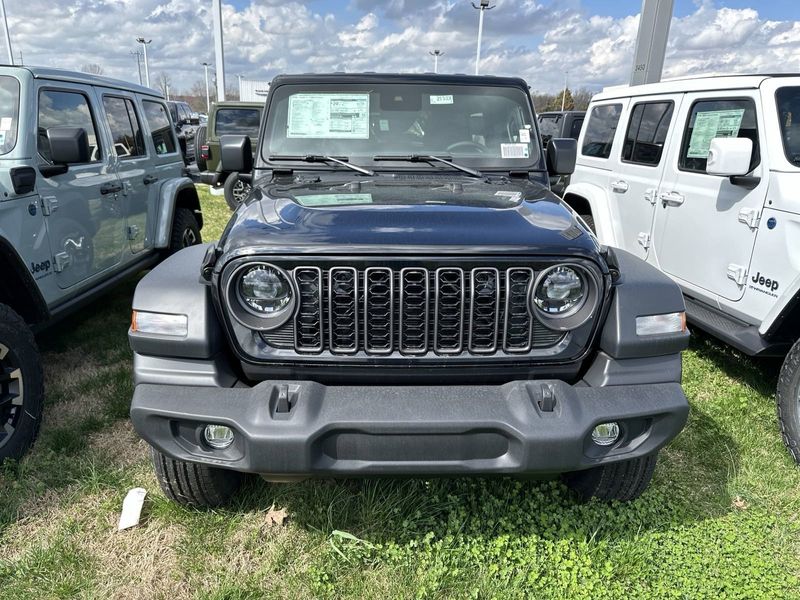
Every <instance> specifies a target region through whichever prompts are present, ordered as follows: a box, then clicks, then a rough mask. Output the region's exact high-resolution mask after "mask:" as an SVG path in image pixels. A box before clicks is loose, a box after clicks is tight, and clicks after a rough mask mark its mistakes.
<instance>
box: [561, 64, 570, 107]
mask: <svg viewBox="0 0 800 600" xmlns="http://www.w3.org/2000/svg"><path fill="white" fill-rule="evenodd" d="M567 77H569V71H564V91H563V92H562V94H561V112H564V102H566V100H567Z"/></svg>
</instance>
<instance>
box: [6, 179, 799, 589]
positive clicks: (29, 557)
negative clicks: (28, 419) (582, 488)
mask: <svg viewBox="0 0 800 600" xmlns="http://www.w3.org/2000/svg"><path fill="white" fill-rule="evenodd" d="M203 207H204V212H205V216H206V226H205V228H204V231H203V234H204V238H205V239H212V238H214V237H215V236H217V235H219V232H220V231H221V230H222V228H223V227H224V225H225V222H226V221H227V218H228V214H229V213H228V209H227V207H226V206H225V203H224V201H223V200H222V198H220V197H210V196H208V195H207V194H203ZM134 285H135V282H131V283H129V284H126V285H124V286H121V287H120V288H119V289H117V290H116V291H115V292H113V293H112V294H111V295H109V296H107V297H105V298H103V299H102V300H100V301H98V302H96V303H95V304H93V305H92V306H89V307H87V308H86V309H84V310H83V311H82V312H81V313H79V314H77V315H75V316H74V317H72V318H70V319H69V321H68V322H65V323H63V324H61V325H59V326H58V327H56V328H54V329H51V330H49V331H47V332H45V333H44V334H42V335H41V336H40V337H39V343H40V346H41V348H42V350H43V354H44V362H45V369H46V374H47V414H46V421H45V424H44V426H43V429H42V436H41V439H40V441H39V443H38V444H37V445H36V447H35V449H34V451H33V452H32V453H31V454H30V455H29V456H28V457H27V458H26V459H25V460H23V461H22V462H21V463H20V464H17V465H6V466H5V467H4V468H3V469H2V471H0V590H2V591H1V592H0V596H2V597H9V598H42V597H45V598H51V597H52V598H61V597H106V596H108V597H156V598H160V597H169V598H174V597H196V598H208V599H223V598H224V599H239V598H241V599H245V598H264V597H267V598H270V597H271V598H285V597H292V598H295V597H309V598H311V597H314V598H317V597H348V596H349V597H359V598H361V597H368V598H395V597H424V598H450V597H452V598H461V597H474V598H517V597H519V598H522V597H526V598H528V597H535V598H559V599H560V598H691V599H695V598H714V599H718V598H800V470H799V469H798V468H797V467H795V466H794V465H793V464H792V462H791V461H790V459H789V457H788V455H787V453H786V451H785V449H784V448H783V445H782V443H781V441H780V437H779V434H778V426H777V421H776V417H775V407H774V402H775V399H774V388H775V380H776V375H777V366H776V365H775V364H774V363H761V362H754V361H752V360H750V359H747V358H745V357H742V356H740V355H738V354H737V353H735V352H734V351H732V350H730V349H728V348H726V347H725V346H723V345H721V344H719V343H717V342H715V341H714V340H712V339H710V338H708V337H705V336H702V335H695V336H694V337H693V340H692V346H691V349H690V350H689V352H687V353H686V355H685V360H684V367H685V369H684V389H685V390H686V393H687V395H688V396H689V398H690V401H691V405H692V412H691V416H690V420H689V424H688V426H687V428H686V429H685V431H684V432H683V433H682V434H681V435H680V436H679V437H678V438H677V439H676V440H675V442H674V443H673V444H671V445H670V447H669V448H667V449H666V450H665V451H664V452H662V454H661V459H660V460H659V465H658V468H657V469H656V476H655V478H654V481H653V484H652V486H651V487H650V489H649V490H648V491H647V492H646V493H645V494H644V496H643V497H642V498H641V499H640V500H638V501H636V502H634V503H631V504H627V505H612V506H606V505H602V504H599V503H589V504H585V505H580V504H577V503H576V502H575V501H574V498H572V497H571V495H570V494H569V493H568V491H567V490H566V489H565V488H564V487H563V486H562V485H561V484H560V483H559V482H556V481H550V482H531V481H518V480H513V479H507V478H496V479H434V480H421V479H408V480H388V479H378V480H364V481H345V482H331V481H306V482H303V483H296V484H284V485H267V484H264V483H261V482H260V481H253V482H252V483H249V484H248V485H247V486H246V488H245V489H244V490H243V493H242V494H241V495H240V496H239V497H238V498H237V500H236V502H235V504H234V505H233V506H231V507H228V508H226V509H222V510H218V511H205V512H203V511H193V510H187V509H183V508H181V507H178V506H176V505H174V504H172V503H170V502H168V501H167V500H166V499H165V498H164V496H163V495H162V494H161V492H160V491H159V489H158V486H157V483H156V481H155V478H154V476H153V475H152V471H151V469H150V465H149V461H148V455H147V448H146V446H145V444H144V443H143V442H141V441H140V440H138V438H137V436H136V435H135V433H133V432H132V430H131V429H130V426H129V425H128V423H127V419H126V412H127V406H128V403H129V400H130V395H131V390H132V387H131V381H130V361H131V355H130V351H129V349H128V346H127V341H126V329H127V323H128V313H129V307H130V298H131V293H132V290H133V287H134ZM134 486H142V487H145V488H146V489H147V490H148V492H149V495H148V500H147V502H146V504H145V511H144V518H143V522H142V524H141V526H140V527H138V528H137V529H134V530H131V531H128V532H124V533H117V532H116V531H115V524H116V519H117V518H118V515H119V509H120V506H121V503H122V499H123V498H124V496H125V493H126V492H127V490H128V489H130V488H131V487H134ZM273 507H275V508H283V509H286V510H287V511H288V512H289V514H290V520H289V521H288V523H287V524H286V525H285V526H276V525H271V524H270V523H269V520H268V519H267V513H268V511H269V510H270V509H271V508H273Z"/></svg>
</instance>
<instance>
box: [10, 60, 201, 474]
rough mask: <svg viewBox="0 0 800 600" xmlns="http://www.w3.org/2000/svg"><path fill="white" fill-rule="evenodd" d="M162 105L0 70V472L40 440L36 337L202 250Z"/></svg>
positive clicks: (48, 76)
mask: <svg viewBox="0 0 800 600" xmlns="http://www.w3.org/2000/svg"><path fill="white" fill-rule="evenodd" d="M182 169H183V160H182V157H181V154H180V148H179V147H178V143H177V140H176V138H175V133H174V128H173V126H172V124H171V123H170V119H169V113H168V111H167V107H166V106H165V104H164V101H163V99H162V98H161V96H160V95H159V94H158V93H157V92H155V91H154V90H151V89H148V88H144V87H141V86H137V85H131V84H128V83H125V82H122V81H116V80H113V79H107V78H104V77H96V76H92V75H87V74H85V73H72V72H69V71H60V70H54V69H39V68H35V69H34V68H22V67H0V462H1V461H3V460H4V459H7V458H13V459H19V458H20V457H21V456H22V455H23V454H24V453H25V451H26V450H27V449H28V448H29V447H30V445H31V444H32V443H33V441H34V439H35V438H36V435H37V433H38V430H39V424H40V420H41V415H42V406H43V396H44V394H43V384H42V367H41V364H40V361H39V355H38V352H37V349H36V344H35V341H34V337H33V333H32V329H33V328H40V327H42V326H44V325H46V324H48V323H50V322H52V321H53V320H54V319H55V318H57V317H60V316H62V315H64V314H65V313H66V312H67V311H69V310H72V309H74V308H76V307H78V306H80V305H81V304H82V303H84V302H85V301H87V300H89V299H90V298H92V297H93V296H95V295H96V294H98V293H100V292H102V291H104V290H106V289H107V288H109V287H110V286H112V285H114V284H115V283H117V282H118V281H120V280H121V279H122V278H124V277H126V276H129V275H131V274H133V273H135V272H136V271H140V270H142V269H145V268H148V267H151V266H152V265H154V264H156V263H157V262H158V261H159V260H161V259H162V258H163V257H164V256H166V255H168V254H170V253H172V252H174V251H176V250H178V249H181V248H183V247H186V246H190V245H193V244H197V243H199V242H200V241H201V239H200V229H201V227H202V222H203V221H202V215H201V213H200V203H199V200H198V197H197V192H196V190H195V188H194V185H193V184H192V182H191V180H189V179H188V178H186V177H185V176H183V174H182Z"/></svg>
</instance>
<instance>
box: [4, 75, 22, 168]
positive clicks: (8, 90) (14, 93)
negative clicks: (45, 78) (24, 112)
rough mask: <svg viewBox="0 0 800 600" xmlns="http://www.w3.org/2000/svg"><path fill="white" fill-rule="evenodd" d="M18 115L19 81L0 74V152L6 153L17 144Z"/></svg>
mask: <svg viewBox="0 0 800 600" xmlns="http://www.w3.org/2000/svg"><path fill="white" fill-rule="evenodd" d="M18 117H19V81H17V80H16V79H14V78H13V77H9V76H7V75H3V76H0V154H8V153H9V152H11V151H12V150H13V149H14V146H16V145H17V121H18V120H19V118H18Z"/></svg>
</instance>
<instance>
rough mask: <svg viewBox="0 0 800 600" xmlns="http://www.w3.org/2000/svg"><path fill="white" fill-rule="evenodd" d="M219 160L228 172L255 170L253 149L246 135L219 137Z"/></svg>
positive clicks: (223, 168)
mask: <svg viewBox="0 0 800 600" xmlns="http://www.w3.org/2000/svg"><path fill="white" fill-rule="evenodd" d="M219 145H220V150H219V161H220V165H221V167H222V170H223V171H224V172H226V173H233V172H237V173H249V172H250V171H252V170H253V149H252V146H251V144H250V137H249V136H246V135H223V136H220V138H219Z"/></svg>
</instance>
